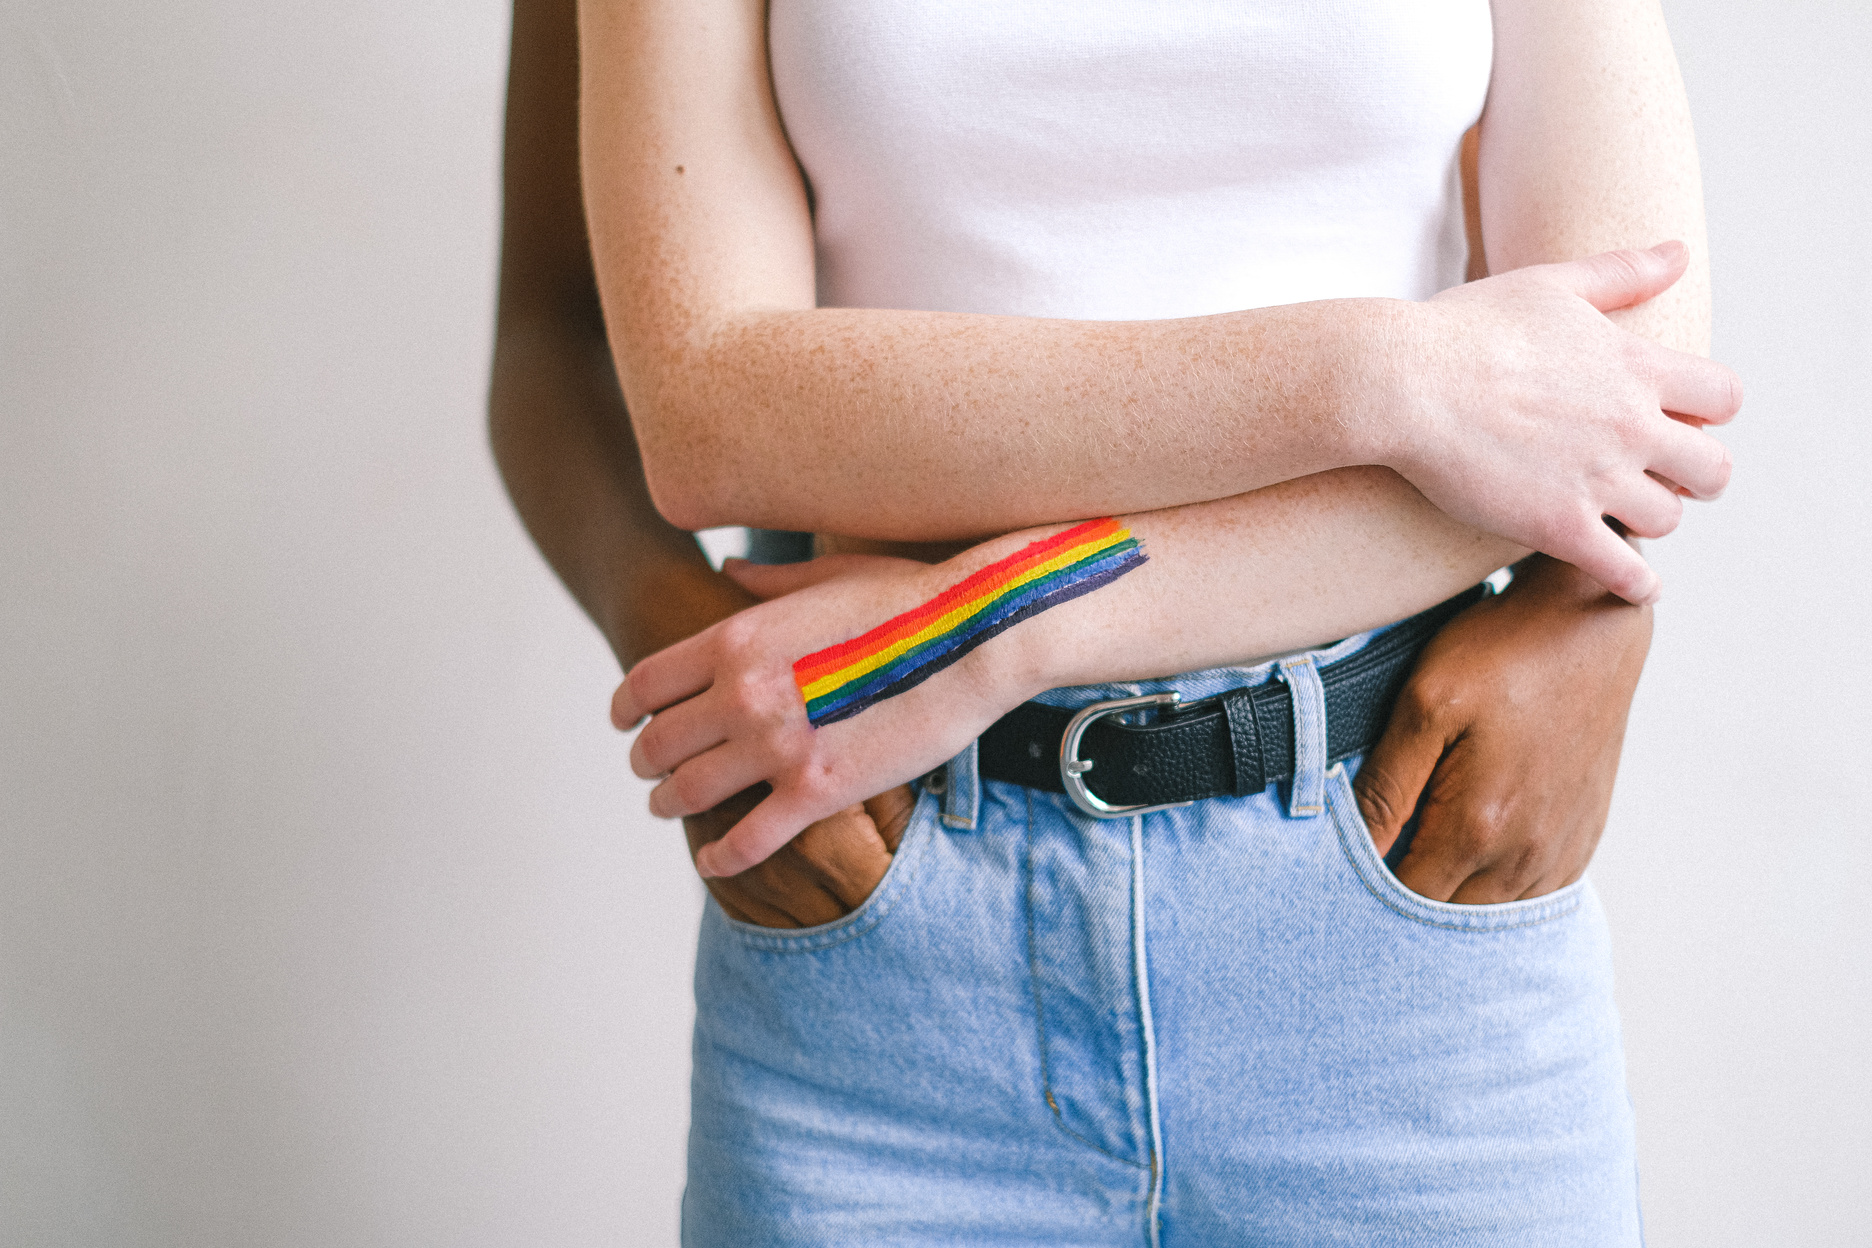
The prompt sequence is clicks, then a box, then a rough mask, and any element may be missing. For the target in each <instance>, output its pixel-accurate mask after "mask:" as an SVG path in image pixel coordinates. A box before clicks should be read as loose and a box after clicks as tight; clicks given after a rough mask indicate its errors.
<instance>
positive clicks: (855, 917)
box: [722, 794, 935, 953]
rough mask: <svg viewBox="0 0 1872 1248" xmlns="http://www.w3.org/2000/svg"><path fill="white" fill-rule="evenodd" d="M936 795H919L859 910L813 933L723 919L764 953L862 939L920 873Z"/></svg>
mask: <svg viewBox="0 0 1872 1248" xmlns="http://www.w3.org/2000/svg"><path fill="white" fill-rule="evenodd" d="M934 797H935V795H934V794H919V795H918V797H917V810H916V811H915V812H914V813H912V815H911V817H910V818H911V823H910V827H909V829H908V830H906V831H905V832H904V838H903V840H902V841H900V842H898V844H897V852H896V853H895V854H893V855H892V856H891V865H890V866H889V867H887V868H886V869H885V872H884V878H883V879H882V880H880V881H879V882H878V886H877V888H875V889H874V890H872V893H871V895H870V896H869V897H867V898H865V900H864V901H863V903H861V904H860V905H859V907H858V909H856V910H854V911H852V912H851V913H850V914H848V915H846V916H845V917H844V918H841V919H834V920H833V921H832V922H831V923H829V924H826V925H825V926H823V927H820V928H818V929H816V930H814V931H812V932H810V933H797V934H792V935H788V934H786V933H785V932H782V931H777V930H776V929H774V928H770V927H761V926H760V925H759V924H755V923H743V922H741V921H740V920H738V919H731V918H729V917H728V916H727V915H726V914H724V915H723V916H722V922H724V923H726V924H727V925H728V929H729V930H730V931H732V932H733V933H734V934H735V935H736V937H738V938H739V939H740V940H741V942H742V943H743V944H745V945H746V946H748V948H750V949H757V950H759V951H761V952H763V953H818V952H820V951H822V950H825V949H830V948H831V947H832V946H834V945H841V944H844V943H845V942H846V941H848V940H856V939H858V937H860V936H863V935H864V934H865V933H866V932H869V931H870V930H871V929H873V928H875V927H876V926H877V925H878V924H879V923H882V922H883V921H884V916H885V915H887V914H889V913H890V912H891V909H892V907H894V906H895V905H896V904H897V902H898V901H899V900H901V899H902V897H903V895H904V890H905V888H906V886H907V885H908V884H909V882H910V880H911V879H912V878H913V877H914V876H915V875H916V871H917V868H918V867H920V866H921V865H922V864H923V851H924V842H925V841H927V840H928V839H929V837H928V835H927V833H928V832H933V831H934V828H933V827H932V826H930V825H926V824H925V823H924V821H923V819H922V818H921V817H920V816H921V813H922V803H923V802H925V801H930V802H931V803H932V806H933V804H934ZM749 929H752V930H749Z"/></svg>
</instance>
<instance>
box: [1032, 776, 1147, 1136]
mask: <svg viewBox="0 0 1872 1248" xmlns="http://www.w3.org/2000/svg"><path fill="white" fill-rule="evenodd" d="M1025 796H1026V799H1027V837H1026V841H1027V852H1026V853H1025V854H1023V855H1022V857H1023V858H1024V859H1025V860H1026V876H1027V978H1028V981H1029V982H1030V983H1031V984H1032V985H1033V999H1034V1027H1035V1030H1036V1032H1037V1033H1038V1038H1039V1043H1040V1089H1041V1094H1042V1096H1043V1097H1044V1099H1045V1100H1046V1104H1047V1108H1048V1109H1049V1110H1051V1111H1052V1112H1053V1125H1054V1126H1056V1127H1058V1128H1059V1129H1060V1130H1061V1131H1064V1132H1065V1133H1066V1134H1067V1135H1070V1136H1071V1137H1072V1138H1073V1139H1075V1140H1078V1141H1079V1142H1080V1143H1081V1144H1084V1145H1085V1146H1086V1147H1087V1148H1090V1149H1092V1150H1093V1151H1095V1152H1098V1153H1102V1154H1104V1155H1105V1156H1107V1157H1109V1158H1111V1159H1112V1160H1113V1161H1115V1162H1117V1163H1118V1164H1120V1165H1124V1166H1130V1167H1131V1168H1133V1169H1135V1170H1148V1169H1150V1167H1149V1166H1148V1165H1146V1164H1144V1163H1143V1162H1137V1161H1132V1160H1131V1159H1130V1158H1128V1157H1120V1156H1119V1155H1118V1154H1117V1153H1114V1152H1112V1151H1111V1150H1110V1149H1109V1148H1106V1147H1104V1146H1103V1145H1101V1144H1098V1143H1096V1142H1095V1141H1092V1140H1088V1139H1087V1138H1086V1137H1085V1136H1083V1135H1080V1134H1079V1133H1078V1132H1077V1131H1075V1130H1073V1129H1072V1128H1071V1127H1069V1126H1067V1125H1066V1118H1065V1116H1064V1115H1063V1114H1061V1113H1060V1107H1059V1101H1058V1100H1056V1099H1055V1098H1054V1096H1053V1072H1052V1068H1051V1066H1050V1064H1049V1063H1048V1060H1047V1031H1046V1003H1045V1002H1044V1001H1043V1000H1042V998H1041V992H1040V941H1039V936H1038V934H1037V933H1036V932H1035V930H1034V898H1033V886H1034V880H1033V790H1032V789H1027V790H1025Z"/></svg>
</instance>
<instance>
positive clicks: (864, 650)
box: [793, 518, 1146, 728]
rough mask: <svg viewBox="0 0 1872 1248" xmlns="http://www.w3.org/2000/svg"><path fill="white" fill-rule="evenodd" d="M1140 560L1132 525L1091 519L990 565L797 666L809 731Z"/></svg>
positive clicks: (912, 683)
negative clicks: (921, 603)
mask: <svg viewBox="0 0 1872 1248" xmlns="http://www.w3.org/2000/svg"><path fill="white" fill-rule="evenodd" d="M1145 560H1146V556H1145V554H1144V548H1143V546H1142V545H1140V544H1139V542H1138V540H1137V539H1136V538H1134V537H1132V536H1131V530H1130V529H1127V528H1125V527H1124V526H1123V525H1122V524H1120V523H1118V521H1116V520H1113V519H1109V518H1108V519H1104V520H1088V521H1086V522H1085V523H1084V524H1081V525H1076V526H1074V527H1073V528H1070V529H1067V530H1066V531H1065V532H1063V533H1056V534H1054V535H1053V536H1052V537H1049V538H1044V539H1042V540H1040V541H1037V542H1032V543H1029V544H1028V545H1027V546H1025V547H1023V548H1021V549H1020V550H1018V551H1016V552H1015V553H1014V554H1011V555H1009V556H1008V557H1007V558H1005V559H1003V560H1001V561H1000V562H998V563H991V564H989V565H988V566H987V567H985V568H983V569H982V570H981V571H979V572H977V573H975V574H974V575H973V576H970V577H968V578H967V579H966V580H963V581H960V582H958V583H957V584H955V585H953V586H951V587H950V588H948V589H946V590H944V591H943V592H942V593H940V594H938V595H936V596H935V597H934V598H932V599H930V600H929V601H928V602H926V603H924V604H923V605H922V606H920V607H915V608H913V609H911V610H909V611H906V612H904V613H903V614H902V615H900V616H897V617H896V618H895V619H891V620H886V621H885V622H884V623H882V624H880V625H878V626H877V627H876V628H874V629H872V630H871V631H870V632H868V633H866V634H864V636H862V637H854V638H853V639H852V640H850V641H845V642H840V643H839V644H838V645H836V646H829V647H827V648H826V649H824V650H820V651H818V652H817V653H814V654H809V655H807V656H806V657H805V658H803V659H801V660H800V661H799V662H797V663H795V664H794V665H793V680H794V682H795V683H797V684H798V685H799V691H800V696H801V697H803V698H804V699H805V700H806V718H807V720H808V722H810V723H811V724H812V725H813V727H815V728H818V727H823V726H824V725H826V724H834V723H837V722H838V721H839V720H841V719H850V718H851V717H852V716H853V715H856V714H857V713H858V712H860V711H862V710H864V709H865V708H866V707H868V706H873V705H875V704H876V703H878V702H882V701H883V700H884V699H885V698H890V697H895V696H896V695H898V694H900V693H902V692H904V691H905V690H907V689H913V688H915V687H916V686H918V685H920V684H922V683H923V682H924V681H926V680H928V679H929V678H930V677H931V676H934V675H935V674H936V673H937V672H940V671H941V670H942V669H943V668H945V667H948V666H949V665H950V664H951V663H954V662H955V661H956V660H958V659H960V658H961V657H962V656H963V655H965V654H967V653H968V652H969V651H971V650H973V649H974V648H975V647H977V646H979V645H981V644H982V643H983V642H985V641H987V640H988V639H989V638H990V637H994V636H996V635H998V634H1000V633H1004V632H1006V631H1007V630H1008V629H1010V628H1012V627H1014V626H1015V625H1016V624H1018V623H1020V622H1021V621H1022V620H1025V619H1029V618H1031V617H1033V616H1036V615H1038V614H1040V613H1041V612H1042V611H1045V610H1046V609H1047V608H1049V607H1057V606H1058V605H1060V604H1061V603H1062V602H1070V601H1071V600H1072V599H1074V598H1077V597H1079V596H1080V595H1082V594H1089V593H1091V592H1092V591H1093V590H1095V589H1097V588H1099V587H1100V586H1101V585H1109V584H1111V583H1112V582H1113V581H1115V580H1117V579H1118V578H1119V577H1121V576H1123V575H1124V574H1125V573H1127V572H1129V571H1131V570H1132V569H1133V568H1136V567H1138V566H1140V565H1142V564H1143V563H1144V562H1145Z"/></svg>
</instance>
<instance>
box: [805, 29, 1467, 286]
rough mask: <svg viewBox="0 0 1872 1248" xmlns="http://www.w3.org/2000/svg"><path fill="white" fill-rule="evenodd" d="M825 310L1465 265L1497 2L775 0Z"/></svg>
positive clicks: (1363, 277)
mask: <svg viewBox="0 0 1872 1248" xmlns="http://www.w3.org/2000/svg"><path fill="white" fill-rule="evenodd" d="M769 44H770V55H771V57H772V64H773V78H774V87H775V91H776V94H777V98H778V102H779V106H780V113H781V118H782V120H783V122H784V123H785V126H786V130H787V135H788V137H789V138H790V139H791V141H792V144H793V149H794V151H795V152H796V153H797V154H798V156H799V159H800V163H801V165H802V166H803V167H804V169H805V171H806V175H807V178H808V180H809V182H810V185H811V187H812V191H813V196H814V234H815V238H816V241H817V251H818V272H819V302H820V304H821V305H822V306H837V307H872V308H915V309H925V310H932V311H953V312H988V313H1001V314H1006V315H1020V316H1057V317H1072V318H1080V319H1094V320H1131V319H1140V320H1141V319H1151V318H1158V317H1172V316H1193V315H1201V314H1206V313H1213V312H1226V311H1231V310H1235V309H1240V308H1250V307H1261V306H1265V305H1269V304H1278V303H1294V302H1299V301H1301V300H1307V299H1325V298H1336V297H1342V296H1359V295H1377V296H1392V297H1396V298H1405V299H1422V298H1426V297H1428V296H1429V295H1432V294H1434V293H1436V292H1437V291H1439V290H1442V289H1444V288H1446V287H1449V286H1453V285H1455V284H1457V283H1459V282H1461V281H1462V279H1463V268H1464V264H1465V260H1466V256H1467V252H1466V247H1465V243H1464V238H1463V221H1462V196H1461V187H1460V182H1459V177H1458V169H1457V149H1458V146H1459V144H1460V141H1461V138H1462V134H1463V132H1464V131H1465V130H1467V129H1468V128H1469V127H1470V126H1471V125H1472V124H1474V122H1475V120H1476V118H1477V116H1478V115H1479V114H1480V112H1481V109H1482V101H1483V97H1484V96H1485V94H1486V93H1487V90H1488V82H1489V66H1490V59H1491V55H1492V32H1491V27H1490V21H1489V5H1488V0H771V9H770V15H769Z"/></svg>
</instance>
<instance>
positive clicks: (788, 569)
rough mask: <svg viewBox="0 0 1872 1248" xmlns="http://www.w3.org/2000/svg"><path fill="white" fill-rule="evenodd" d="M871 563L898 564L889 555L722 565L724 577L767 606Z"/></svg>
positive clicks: (725, 562)
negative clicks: (772, 601) (770, 602)
mask: <svg viewBox="0 0 1872 1248" xmlns="http://www.w3.org/2000/svg"><path fill="white" fill-rule="evenodd" d="M871 562H895V561H894V560H891V559H890V558H889V557H888V556H885V555H821V556H820V557H819V558H817V559H808V560H806V561H805V562H804V563H749V562H748V561H747V560H746V559H726V560H723V561H722V574H723V575H725V576H726V577H728V579H729V580H731V581H733V582H734V583H735V584H737V585H739V586H740V587H741V588H742V589H745V590H747V591H748V593H750V594H753V595H754V596H755V597H756V598H759V599H761V600H762V601H763V602H764V601H767V600H769V599H773V598H780V597H784V596H785V595H787V594H790V593H793V592H794V591H795V590H800V589H806V588H807V587H809V586H812V585H818V584H820V583H822V582H824V581H829V580H831V579H832V578H833V577H835V576H839V575H842V574H843V573H846V572H850V571H852V570H853V569H854V568H857V567H860V566H862V565H864V564H866V563H871Z"/></svg>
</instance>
